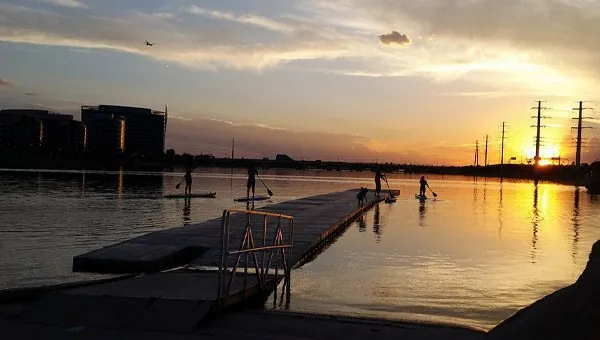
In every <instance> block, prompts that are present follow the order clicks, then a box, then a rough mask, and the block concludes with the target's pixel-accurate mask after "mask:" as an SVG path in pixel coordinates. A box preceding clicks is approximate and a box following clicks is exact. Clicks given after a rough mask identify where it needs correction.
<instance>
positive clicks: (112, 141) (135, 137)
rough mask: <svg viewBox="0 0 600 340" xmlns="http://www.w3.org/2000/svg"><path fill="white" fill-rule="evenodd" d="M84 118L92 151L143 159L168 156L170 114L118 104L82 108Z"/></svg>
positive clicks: (89, 148)
mask: <svg viewBox="0 0 600 340" xmlns="http://www.w3.org/2000/svg"><path fill="white" fill-rule="evenodd" d="M81 119H82V121H83V123H84V124H85V126H86V148H87V150H88V151H94V150H100V149H102V150H105V151H108V150H114V151H115V152H120V153H123V154H125V155H127V156H131V157H136V158H142V159H158V158H160V157H162V156H163V154H164V149H165V131H166V126H167V113H166V111H165V112H160V111H153V110H151V109H146V108H137V107H127V106H114V105H99V106H82V107H81ZM117 140H118V141H119V143H116V141H117ZM117 144H118V147H117Z"/></svg>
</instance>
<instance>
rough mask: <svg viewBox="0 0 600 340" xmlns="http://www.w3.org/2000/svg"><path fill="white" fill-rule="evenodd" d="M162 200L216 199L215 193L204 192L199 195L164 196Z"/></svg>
mask: <svg viewBox="0 0 600 340" xmlns="http://www.w3.org/2000/svg"><path fill="white" fill-rule="evenodd" d="M163 197H164V198H215V197H217V193H216V192H205V193H201V194H191V195H186V194H176V195H165V196H163Z"/></svg>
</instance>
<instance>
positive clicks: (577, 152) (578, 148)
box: [571, 101, 592, 166]
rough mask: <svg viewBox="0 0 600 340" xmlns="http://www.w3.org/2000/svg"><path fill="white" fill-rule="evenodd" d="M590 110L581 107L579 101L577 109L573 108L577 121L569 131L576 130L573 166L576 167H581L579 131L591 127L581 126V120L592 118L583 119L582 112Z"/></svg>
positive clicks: (581, 103)
mask: <svg viewBox="0 0 600 340" xmlns="http://www.w3.org/2000/svg"><path fill="white" fill-rule="evenodd" d="M590 109H591V108H589V107H585V108H584V107H583V102H582V101H580V102H579V107H578V108H574V109H573V110H577V112H578V115H577V117H576V118H573V119H576V120H577V126H573V127H571V130H574V129H577V146H576V147H577V150H576V153H575V165H576V166H581V130H583V129H591V127H589V126H582V123H583V120H584V119H588V118H592V117H583V110H590Z"/></svg>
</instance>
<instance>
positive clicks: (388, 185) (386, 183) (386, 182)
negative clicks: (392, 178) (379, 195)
mask: <svg viewBox="0 0 600 340" xmlns="http://www.w3.org/2000/svg"><path fill="white" fill-rule="evenodd" d="M383 180H384V181H385V185H387V187H388V191H389V192H390V197H394V194H392V189H390V184H389V183H388V181H387V178H385V177H384V178H383Z"/></svg>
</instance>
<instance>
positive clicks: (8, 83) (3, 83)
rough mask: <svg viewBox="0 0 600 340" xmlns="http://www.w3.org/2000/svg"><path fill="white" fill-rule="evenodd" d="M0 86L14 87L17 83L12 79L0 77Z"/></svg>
mask: <svg viewBox="0 0 600 340" xmlns="http://www.w3.org/2000/svg"><path fill="white" fill-rule="evenodd" d="M0 86H8V87H14V86H15V85H14V84H13V82H12V81H10V80H8V79H6V78H0Z"/></svg>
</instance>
